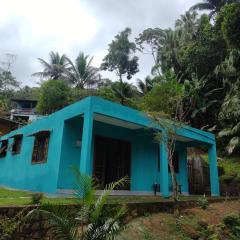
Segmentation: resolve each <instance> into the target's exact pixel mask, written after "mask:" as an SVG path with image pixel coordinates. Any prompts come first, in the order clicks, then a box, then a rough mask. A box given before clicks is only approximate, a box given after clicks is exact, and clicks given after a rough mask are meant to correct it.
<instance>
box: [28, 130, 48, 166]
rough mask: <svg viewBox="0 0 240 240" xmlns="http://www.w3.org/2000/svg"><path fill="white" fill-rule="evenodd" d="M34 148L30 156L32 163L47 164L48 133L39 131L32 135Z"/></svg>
mask: <svg viewBox="0 0 240 240" xmlns="http://www.w3.org/2000/svg"><path fill="white" fill-rule="evenodd" d="M34 136H35V140H34V147H33V154H32V163H43V162H47V154H48V144H49V139H50V132H49V131H41V132H38V133H36V134H34Z"/></svg>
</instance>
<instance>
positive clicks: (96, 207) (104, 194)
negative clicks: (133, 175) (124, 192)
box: [91, 177, 128, 220]
mask: <svg viewBox="0 0 240 240" xmlns="http://www.w3.org/2000/svg"><path fill="white" fill-rule="evenodd" d="M127 179H128V178H127V177H124V178H122V179H120V180H118V181H117V182H113V183H110V184H108V185H107V186H106V187H105V189H104V190H103V192H102V193H101V195H100V196H99V198H98V199H97V201H96V202H95V204H94V211H93V212H92V213H91V218H92V219H93V220H97V219H98V218H99V216H100V214H101V212H102V209H103V206H104V205H105V204H106V202H107V198H108V197H109V195H110V194H111V192H112V191H113V190H114V189H117V188H119V187H121V186H124V185H125V184H126V182H127Z"/></svg>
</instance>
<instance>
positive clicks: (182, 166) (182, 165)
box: [179, 146, 189, 195]
mask: <svg viewBox="0 0 240 240" xmlns="http://www.w3.org/2000/svg"><path fill="white" fill-rule="evenodd" d="M179 174H180V184H181V191H182V194H183V195H188V194H189V190H188V167H187V148H186V147H185V146H182V147H181V149H180V150H179Z"/></svg>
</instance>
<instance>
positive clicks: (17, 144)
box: [12, 134, 23, 155]
mask: <svg viewBox="0 0 240 240" xmlns="http://www.w3.org/2000/svg"><path fill="white" fill-rule="evenodd" d="M12 138H13V145H12V154H13V155H14V154H19V153H20V152H21V146H22V139H23V135H22V134H19V135H15V136H13V137H12Z"/></svg>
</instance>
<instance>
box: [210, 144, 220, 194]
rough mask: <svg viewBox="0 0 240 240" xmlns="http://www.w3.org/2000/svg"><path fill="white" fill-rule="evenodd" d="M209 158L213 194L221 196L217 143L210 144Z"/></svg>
mask: <svg viewBox="0 0 240 240" xmlns="http://www.w3.org/2000/svg"><path fill="white" fill-rule="evenodd" d="M208 160H209V167H210V184H211V195H212V196H219V179H218V167H217V153H216V144H212V145H210V146H209V148H208Z"/></svg>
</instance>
